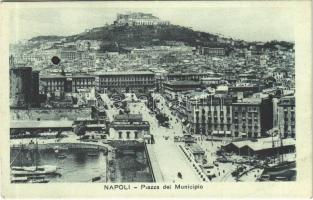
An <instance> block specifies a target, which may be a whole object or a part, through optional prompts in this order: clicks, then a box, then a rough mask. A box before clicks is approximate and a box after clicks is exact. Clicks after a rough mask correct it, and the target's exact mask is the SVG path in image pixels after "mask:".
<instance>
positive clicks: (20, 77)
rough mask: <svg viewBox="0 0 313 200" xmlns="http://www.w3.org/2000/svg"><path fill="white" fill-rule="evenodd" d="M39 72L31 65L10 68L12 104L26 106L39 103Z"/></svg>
mask: <svg viewBox="0 0 313 200" xmlns="http://www.w3.org/2000/svg"><path fill="white" fill-rule="evenodd" d="M38 95H39V72H38V71H32V68H31V67H17V68H11V69H10V106H11V107H20V106H21V107H24V106H29V105H31V104H33V103H38V102H37V100H38Z"/></svg>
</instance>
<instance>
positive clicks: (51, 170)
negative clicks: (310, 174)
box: [11, 141, 57, 177]
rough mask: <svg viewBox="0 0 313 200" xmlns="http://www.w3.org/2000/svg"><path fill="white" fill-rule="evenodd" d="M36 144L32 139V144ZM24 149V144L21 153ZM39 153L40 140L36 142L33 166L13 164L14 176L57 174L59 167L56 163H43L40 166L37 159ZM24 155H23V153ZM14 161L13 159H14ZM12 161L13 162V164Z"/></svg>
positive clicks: (12, 173) (12, 172) (12, 171)
mask: <svg viewBox="0 0 313 200" xmlns="http://www.w3.org/2000/svg"><path fill="white" fill-rule="evenodd" d="M32 144H34V143H33V142H32V141H31V143H30V145H32ZM22 150H23V145H22V147H21V150H20V152H19V153H22ZM38 153H39V151H38V142H36V146H35V149H34V151H33V155H34V162H33V164H34V165H32V166H23V164H21V166H12V167H11V175H12V176H14V177H23V176H24V177H34V176H42V175H51V174H56V171H57V167H56V166H54V165H41V166H38V162H37V161H38V160H37V154H38ZM22 156H23V155H22ZM12 163H13V161H12ZM12 163H11V164H12Z"/></svg>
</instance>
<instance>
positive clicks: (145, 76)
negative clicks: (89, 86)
mask: <svg viewBox="0 0 313 200" xmlns="http://www.w3.org/2000/svg"><path fill="white" fill-rule="evenodd" d="M98 76H99V85H98V90H100V92H105V91H107V90H111V91H112V90H115V91H120V92H136V91H142V92H144V91H147V90H151V89H154V87H155V74H154V73H152V72H149V71H132V72H106V73H103V74H100V75H98Z"/></svg>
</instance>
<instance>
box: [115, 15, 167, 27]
mask: <svg viewBox="0 0 313 200" xmlns="http://www.w3.org/2000/svg"><path fill="white" fill-rule="evenodd" d="M114 23H115V24H116V25H120V26H123V25H129V26H147V25H169V24H170V23H169V21H163V20H160V19H159V18H158V17H155V16H153V15H152V14H150V13H141V12H135V13H127V14H117V19H116V21H115V22H114Z"/></svg>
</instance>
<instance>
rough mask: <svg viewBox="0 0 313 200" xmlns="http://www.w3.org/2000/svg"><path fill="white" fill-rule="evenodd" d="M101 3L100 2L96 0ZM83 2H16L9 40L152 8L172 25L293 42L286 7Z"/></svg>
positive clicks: (69, 30) (75, 29)
mask: <svg viewBox="0 0 313 200" xmlns="http://www.w3.org/2000/svg"><path fill="white" fill-rule="evenodd" d="M95 3H97V2H95ZM95 3H88V4H83V5H84V6H83V7H82V6H78V5H77V4H75V5H73V4H64V5H63V6H62V7H60V6H46V5H45V4H40V6H36V7H35V6H30V5H27V6H19V5H17V6H15V8H14V9H12V10H11V12H10V24H11V25H12V26H11V27H10V36H11V38H10V41H11V42H16V41H18V40H23V39H30V38H32V37H35V36H39V35H60V36H68V35H74V34H78V33H81V32H83V31H84V30H85V29H90V28H94V27H100V26H104V25H105V24H106V23H108V24H111V23H113V21H114V19H115V18H116V14H117V13H126V12H145V13H152V14H153V15H155V16H157V17H159V18H160V19H162V20H168V21H170V22H171V23H172V24H176V25H182V26H186V27H191V28H192V29H193V30H197V31H204V32H209V33H218V34H221V35H224V36H226V37H232V38H234V39H242V40H246V41H270V40H285V41H294V15H293V12H290V10H289V9H288V8H286V7H269V6H265V7H258V8H256V7H249V6H248V7H236V6H228V7H225V6H222V7H216V6H215V7H214V6H210V5H208V6H203V5H192V6H188V5H187V6H186V5H184V6H177V4H176V5H174V4H170V6H166V5H165V4H163V3H160V2H159V3H154V2H150V3H141V4H140V5H139V4H132V5H130V4H126V3H116V4H114V3H112V4H100V3H99V4H95Z"/></svg>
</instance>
